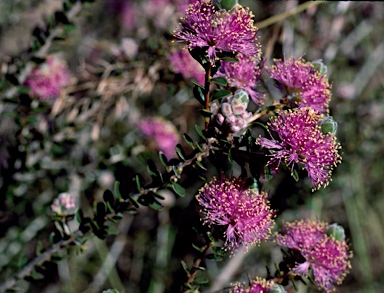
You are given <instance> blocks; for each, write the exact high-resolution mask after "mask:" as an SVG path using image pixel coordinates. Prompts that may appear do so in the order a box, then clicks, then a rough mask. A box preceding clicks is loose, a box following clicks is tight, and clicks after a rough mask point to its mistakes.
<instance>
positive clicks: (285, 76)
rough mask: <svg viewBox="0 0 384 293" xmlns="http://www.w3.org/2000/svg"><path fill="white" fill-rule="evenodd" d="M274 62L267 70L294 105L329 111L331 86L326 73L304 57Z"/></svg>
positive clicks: (323, 111) (321, 111)
mask: <svg viewBox="0 0 384 293" xmlns="http://www.w3.org/2000/svg"><path fill="white" fill-rule="evenodd" d="M274 63H275V64H274V65H272V67H271V68H267V71H268V73H269V74H270V76H271V78H273V79H274V80H276V81H278V82H279V85H278V87H279V88H280V89H282V90H284V91H286V93H287V96H286V98H288V100H289V101H290V102H291V104H292V105H294V106H298V107H299V108H305V107H310V108H312V109H314V110H316V111H318V112H320V113H328V111H329V110H328V104H329V101H330V100H331V86H330V84H329V82H328V79H327V76H326V75H325V74H323V73H322V72H321V71H320V70H318V69H317V68H316V66H315V65H314V64H313V63H311V62H307V61H305V60H304V59H299V60H295V59H294V58H293V57H292V58H290V59H288V60H278V59H275V60H274Z"/></svg>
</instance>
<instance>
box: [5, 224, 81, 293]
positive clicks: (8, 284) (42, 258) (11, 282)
mask: <svg viewBox="0 0 384 293" xmlns="http://www.w3.org/2000/svg"><path fill="white" fill-rule="evenodd" d="M82 235H83V233H82V232H81V231H79V230H77V231H76V232H75V233H73V235H72V236H71V237H70V238H69V239H67V240H64V239H62V240H60V241H59V242H57V243H56V244H55V245H53V246H52V247H51V248H49V249H48V250H46V251H45V252H43V253H42V254H40V255H39V256H38V257H36V258H35V259H33V260H32V261H31V262H29V263H28V264H27V265H26V266H25V267H24V268H22V269H21V270H20V271H19V272H17V273H16V274H14V275H13V276H12V277H11V278H10V279H8V280H7V281H5V282H4V283H2V284H0V292H5V291H6V290H8V289H10V288H12V287H13V286H15V285H16V282H17V281H18V280H21V279H24V278H25V277H27V276H29V275H30V274H31V272H32V270H33V269H34V268H35V267H37V266H40V265H42V264H43V263H44V262H46V261H48V260H50V259H51V257H52V255H54V254H55V253H57V252H58V251H59V250H61V249H62V248H64V247H66V246H67V245H69V244H71V243H72V242H74V241H75V240H76V239H77V238H79V237H80V236H82Z"/></svg>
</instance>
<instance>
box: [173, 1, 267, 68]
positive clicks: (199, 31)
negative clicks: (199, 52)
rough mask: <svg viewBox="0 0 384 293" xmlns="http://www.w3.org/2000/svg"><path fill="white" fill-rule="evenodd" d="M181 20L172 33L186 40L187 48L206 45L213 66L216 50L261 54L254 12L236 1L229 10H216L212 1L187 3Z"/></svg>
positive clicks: (179, 38)
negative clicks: (257, 40) (254, 22)
mask: <svg viewBox="0 0 384 293" xmlns="http://www.w3.org/2000/svg"><path fill="white" fill-rule="evenodd" d="M181 20H182V23H181V24H180V28H179V29H177V30H175V32H174V36H175V37H176V38H177V39H178V41H180V42H187V46H186V47H187V48H188V49H190V50H192V49H194V48H196V47H199V48H207V54H208V57H209V60H210V63H211V65H213V66H214V65H215V61H216V60H217V58H218V56H217V55H218V53H221V52H223V51H224V52H230V53H242V54H244V55H245V56H254V57H259V56H260V54H261V49H260V45H259V43H257V42H256V39H257V28H256V27H255V26H254V25H253V14H252V13H251V12H250V11H249V9H248V8H247V9H246V8H244V7H242V6H241V5H239V4H237V5H236V6H235V7H234V8H233V9H232V10H231V11H225V10H221V11H216V9H215V7H214V6H213V5H212V3H211V1H208V2H203V1H197V2H195V3H192V4H190V5H189V6H188V9H187V11H186V13H185V16H184V17H182V18H181Z"/></svg>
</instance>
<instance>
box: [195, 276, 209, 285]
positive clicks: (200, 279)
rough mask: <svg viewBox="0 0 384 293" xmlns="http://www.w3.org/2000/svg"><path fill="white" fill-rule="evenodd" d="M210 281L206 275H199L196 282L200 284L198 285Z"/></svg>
mask: <svg viewBox="0 0 384 293" xmlns="http://www.w3.org/2000/svg"><path fill="white" fill-rule="evenodd" d="M208 283H209V280H208V279H207V278H205V277H197V278H195V284H198V285H204V284H208Z"/></svg>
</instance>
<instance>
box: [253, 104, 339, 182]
mask: <svg viewBox="0 0 384 293" xmlns="http://www.w3.org/2000/svg"><path fill="white" fill-rule="evenodd" d="M321 118H322V116H321V115H319V114H317V113H316V112H315V111H314V110H313V109H311V108H303V109H294V110H288V111H281V112H279V114H278V116H276V117H272V118H271V120H270V122H269V123H268V127H269V130H273V131H275V132H276V133H277V135H278V139H277V140H276V139H274V138H271V139H267V138H264V137H259V138H258V139H257V140H256V143H257V144H259V145H261V146H263V147H265V148H267V149H271V150H272V151H273V153H272V154H271V155H270V156H271V157H272V159H270V160H269V162H268V165H274V166H276V169H277V168H278V167H279V165H280V161H281V160H282V159H284V160H285V163H286V164H287V166H291V172H292V173H293V168H294V165H295V163H296V164H299V165H300V166H301V167H302V168H303V169H306V170H307V172H308V176H309V179H310V183H311V185H312V187H313V188H314V189H316V188H317V189H319V188H320V187H321V186H323V187H325V186H327V185H328V183H329V181H330V180H331V175H332V169H333V166H335V165H336V164H337V163H340V161H341V156H340V155H339V153H338V150H339V149H340V148H341V146H340V144H339V143H338V142H337V141H336V137H335V136H334V135H332V134H331V133H327V134H323V133H322V131H321V126H320V123H319V122H320V121H321ZM271 137H272V135H271Z"/></svg>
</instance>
